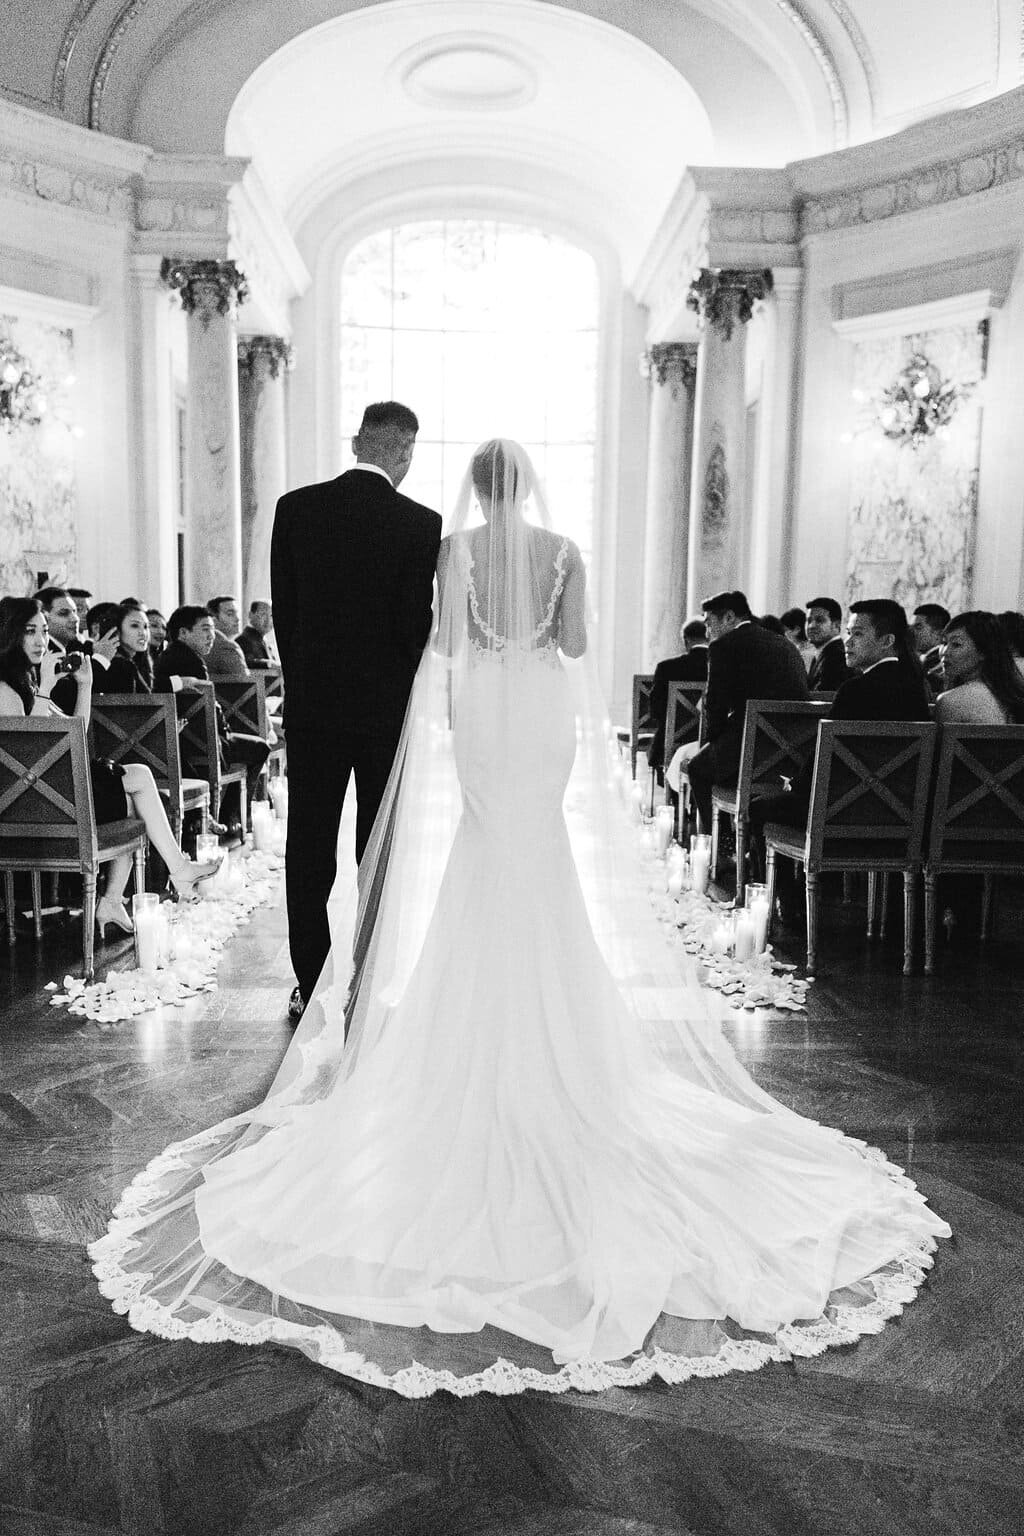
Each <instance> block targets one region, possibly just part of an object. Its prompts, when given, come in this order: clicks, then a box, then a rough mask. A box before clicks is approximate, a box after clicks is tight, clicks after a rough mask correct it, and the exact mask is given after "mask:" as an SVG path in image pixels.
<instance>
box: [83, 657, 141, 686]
mask: <svg viewBox="0 0 1024 1536" xmlns="http://www.w3.org/2000/svg"><path fill="white" fill-rule="evenodd" d="M150 674H151V667H147V666H146V663H145V660H144V659H141V658H140V661H136V660H135V658H134V656H129V655H127V654H126V652H124V651H115V652H114V655H113V657H112V658H111V662H110V666H109V667H107V668H105V669H104V668H101V667H96V666H95V665H94V667H93V683H92V691H93V693H152V691H153V688H152V685H151V683H150Z"/></svg>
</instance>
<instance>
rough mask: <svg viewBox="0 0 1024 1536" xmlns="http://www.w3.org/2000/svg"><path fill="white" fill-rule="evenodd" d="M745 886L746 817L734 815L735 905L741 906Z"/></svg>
mask: <svg viewBox="0 0 1024 1536" xmlns="http://www.w3.org/2000/svg"><path fill="white" fill-rule="evenodd" d="M746 888H747V818H746V817H745V816H740V815H739V813H737V816H736V905H737V906H738V907H742V905H743V893H744V891H745V890H746Z"/></svg>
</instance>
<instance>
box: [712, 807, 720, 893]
mask: <svg viewBox="0 0 1024 1536" xmlns="http://www.w3.org/2000/svg"><path fill="white" fill-rule="evenodd" d="M719 821H720V817H719V811H718V806H717V805H712V807H711V878H712V880H715V879H717V878H718V827H719Z"/></svg>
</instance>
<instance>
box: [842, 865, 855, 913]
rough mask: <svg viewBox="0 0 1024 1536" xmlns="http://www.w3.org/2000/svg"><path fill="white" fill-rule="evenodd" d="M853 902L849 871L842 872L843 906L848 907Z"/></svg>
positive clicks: (851, 878)
mask: <svg viewBox="0 0 1024 1536" xmlns="http://www.w3.org/2000/svg"><path fill="white" fill-rule="evenodd" d="M852 900H853V876H852V875H851V874H850V872H849V870H847V869H844V870H843V906H844V907H848V906H849V905H850V903H851V901H852Z"/></svg>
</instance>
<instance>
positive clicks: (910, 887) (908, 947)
mask: <svg viewBox="0 0 1024 1536" xmlns="http://www.w3.org/2000/svg"><path fill="white" fill-rule="evenodd" d="M885 883H886V885H888V884H889V877H888V875H887V876H886V877H885ZM916 913H917V872H916V871H915V870H913V869H905V870H904V871H903V974H904V976H909V975H910V974H911V972H912V971H913V969H914V918H915V916H916Z"/></svg>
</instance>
